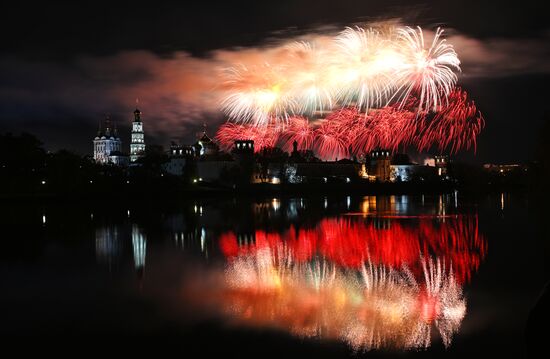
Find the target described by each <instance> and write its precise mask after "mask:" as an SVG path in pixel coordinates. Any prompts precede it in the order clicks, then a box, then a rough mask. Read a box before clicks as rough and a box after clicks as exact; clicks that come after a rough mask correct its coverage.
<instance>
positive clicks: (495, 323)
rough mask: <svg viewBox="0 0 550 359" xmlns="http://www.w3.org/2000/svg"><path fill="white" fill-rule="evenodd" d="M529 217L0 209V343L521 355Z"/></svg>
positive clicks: (532, 289) (285, 208)
mask: <svg viewBox="0 0 550 359" xmlns="http://www.w3.org/2000/svg"><path fill="white" fill-rule="evenodd" d="M531 207H532V205H530V202H529V200H528V198H527V197H525V196H520V195H516V196H513V195H509V194H501V195H495V196H486V197H483V198H478V199H469V200H466V199H461V198H460V197H459V196H458V195H457V194H455V195H452V194H451V195H442V196H427V195H425V196H367V197H363V196H360V197H354V196H338V197H331V196H328V197H319V198H307V197H306V198H284V197H282V198H279V197H278V198H261V199H256V198H254V199H253V198H248V199H244V198H227V199H203V200H199V199H197V200H189V201H182V202H180V203H177V204H170V205H151V204H140V203H133V204H128V205H124V204H123V203H117V202H115V201H109V200H108V199H106V200H105V202H97V203H94V204H78V205H76V204H74V203H67V204H57V205H53V204H49V205H36V204H33V205H31V204H28V205H12V206H9V207H7V206H4V207H2V209H1V211H0V214H1V215H2V223H3V233H4V234H3V235H2V247H3V250H2V262H1V263H2V264H1V267H0V269H1V278H2V307H3V308H4V309H5V311H4V314H3V315H2V319H1V328H2V338H3V340H4V342H5V344H14V343H19V342H20V343H22V344H23V347H25V346H26V344H28V343H29V342H32V343H38V342H41V341H43V342H45V343H48V344H49V345H52V343H54V346H55V347H57V348H58V349H57V350H59V349H62V351H63V350H66V351H67V352H70V348H72V346H75V347H77V348H79V350H82V347H83V346H82V345H84V347H85V348H87V349H86V350H87V351H97V352H98V353H101V352H103V351H104V350H106V349H107V348H110V349H109V350H119V351H121V352H122V353H126V354H127V353H132V352H136V353H139V352H140V351H141V350H143V349H145V348H147V347H153V348H155V351H161V350H177V351H179V352H181V353H182V354H184V355H191V356H201V357H202V356H204V355H208V354H222V355H225V356H232V355H239V356H241V357H242V356H246V357H254V356H276V357H280V356H285V355H286V356H288V355H298V354H304V355H315V356H321V357H322V356H363V355H365V356H369V357H373V356H383V357H387V356H394V355H397V356H403V355H404V356H421V357H424V356H428V357H430V356H436V357H440V356H443V355H444V356H455V357H458V356H462V355H464V354H466V353H484V352H485V353H491V354H507V355H510V354H512V355H517V356H519V355H522V353H523V351H524V345H525V344H524V336H525V327H526V322H527V317H528V315H529V311H530V309H531V308H532V306H533V305H534V304H535V302H536V301H537V298H538V295H539V294H540V292H541V291H542V289H543V287H544V285H545V274H544V255H545V253H544V250H545V248H544V246H543V244H542V238H541V235H540V231H539V228H540V223H539V220H538V219H537V218H541V217H542V216H536V215H533V212H534V210H533V209H532V208H531ZM29 337H32V338H33V339H32V341H31V340H29V339H28V338H29ZM139 338H143V340H136V339H139ZM152 339H154V340H152ZM157 342H158V343H160V344H159V345H158V346H157V344H154V345H153V343H157ZM55 343H62V345H61V346H59V345H57V344H55ZM28 349H37V348H36V347H33V346H30V347H28Z"/></svg>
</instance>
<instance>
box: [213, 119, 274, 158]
mask: <svg viewBox="0 0 550 359" xmlns="http://www.w3.org/2000/svg"><path fill="white" fill-rule="evenodd" d="M279 134H280V130H279V128H278V127H277V126H275V125H268V126H266V127H265V128H263V127H257V126H252V125H241V124H235V123H232V122H226V123H224V124H223V125H221V126H220V128H219V130H218V132H217V133H216V137H215V139H216V141H217V142H218V143H219V145H220V148H221V149H222V150H223V151H225V152H230V151H231V149H232V148H233V145H234V143H235V140H253V141H254V150H255V152H258V151H260V150H262V149H263V148H266V147H275V145H276V143H277V141H278V138H279Z"/></svg>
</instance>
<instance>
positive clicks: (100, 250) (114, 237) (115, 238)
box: [95, 226, 122, 269]
mask: <svg viewBox="0 0 550 359" xmlns="http://www.w3.org/2000/svg"><path fill="white" fill-rule="evenodd" d="M121 247H122V243H121V241H120V239H119V228H118V227H115V226H111V227H109V226H102V227H99V228H97V229H96V231H95V253H96V258H97V261H98V262H99V263H101V264H104V265H106V266H107V267H109V269H111V267H112V265H113V264H114V263H116V262H117V260H118V257H119V256H120V254H121V252H122V250H121Z"/></svg>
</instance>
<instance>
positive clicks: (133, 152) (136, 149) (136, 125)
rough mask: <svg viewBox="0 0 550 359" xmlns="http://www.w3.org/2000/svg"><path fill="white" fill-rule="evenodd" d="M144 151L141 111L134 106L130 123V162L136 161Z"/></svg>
mask: <svg viewBox="0 0 550 359" xmlns="http://www.w3.org/2000/svg"><path fill="white" fill-rule="evenodd" d="M144 153H145V137H144V133H143V122H141V111H140V110H139V109H137V108H136V110H135V111H134V122H133V123H132V141H131V143H130V162H136V161H137V160H138V159H139V158H140V157H142V156H143V155H144Z"/></svg>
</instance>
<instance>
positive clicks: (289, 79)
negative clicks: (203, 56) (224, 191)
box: [220, 26, 484, 160]
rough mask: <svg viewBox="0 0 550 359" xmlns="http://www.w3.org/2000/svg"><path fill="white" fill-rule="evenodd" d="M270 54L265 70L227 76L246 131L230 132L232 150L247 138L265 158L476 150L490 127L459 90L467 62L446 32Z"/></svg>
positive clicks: (225, 132) (402, 30) (227, 104)
mask: <svg viewBox="0 0 550 359" xmlns="http://www.w3.org/2000/svg"><path fill="white" fill-rule="evenodd" d="M266 54H269V56H267V57H266V61H265V63H264V64H263V65H261V66H254V67H246V66H244V65H242V66H235V67H232V68H230V69H227V70H226V71H224V74H225V77H224V81H223V86H222V87H223V89H225V93H226V96H225V99H224V100H223V102H222V108H223V110H224V111H225V112H226V114H227V115H228V116H229V117H230V121H234V122H236V123H240V124H242V125H243V127H237V126H235V127H233V128H229V127H223V128H222V129H221V130H220V131H221V132H222V133H221V134H220V140H221V141H223V142H224V143H223V144H222V147H228V145H229V144H230V143H232V141H231V138H233V139H236V136H241V137H242V136H243V133H246V136H247V137H248V138H249V139H254V140H255V141H256V140H258V141H259V142H258V143H257V145H256V149H257V150H259V149H260V148H262V147H268V146H274V145H276V144H277V143H279V144H280V145H281V146H282V147H283V149H284V150H287V151H288V150H290V148H291V146H292V144H293V142H294V141H296V142H297V143H298V146H299V148H300V149H314V150H315V152H316V154H317V155H318V156H319V157H320V158H322V159H325V160H334V159H337V158H338V159H341V158H346V157H349V156H351V155H357V154H363V153H368V152H370V151H371V150H373V149H375V148H387V149H390V150H397V149H398V148H399V147H403V148H404V147H407V146H414V147H416V148H417V149H418V150H425V149H428V148H430V147H432V146H434V145H435V146H436V147H437V148H438V149H439V150H440V151H443V150H445V149H448V150H449V151H450V152H452V153H454V152H457V151H458V150H460V149H469V148H474V150H475V147H476V138H477V136H478V135H479V133H480V131H481V129H482V128H483V124H484V122H483V118H482V116H481V114H480V113H479V112H478V111H477V109H476V107H475V105H474V104H473V102H469V101H468V100H467V95H466V93H465V92H463V91H462V90H461V89H460V88H458V87H455V86H456V82H457V75H456V73H457V72H459V71H460V60H459V59H458V56H457V53H456V52H455V51H454V49H453V47H452V45H450V44H447V43H446V40H445V39H443V30H442V29H440V28H438V29H437V30H436V31H435V33H434V34H433V39H431V41H426V39H425V34H424V32H423V30H422V29H421V28H419V27H417V28H411V27H402V26H390V27H387V28H385V29H383V30H378V29H373V28H360V27H356V28H347V29H345V30H344V31H342V32H341V33H340V34H338V35H337V36H335V37H334V38H332V40H331V41H325V42H317V43H308V42H304V41H302V42H295V43H291V44H290V45H285V46H284V47H282V48H281V49H278V50H277V49H276V50H269V51H268V50H266ZM269 59H272V60H273V61H272V63H270V62H269V61H268V60H269ZM428 119H429V121H428ZM253 127H256V128H257V130H255V129H253ZM269 131H275V134H276V136H275V135H273V136H272V135H270V134H268V133H267V132H269ZM232 136H233V137H232Z"/></svg>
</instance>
